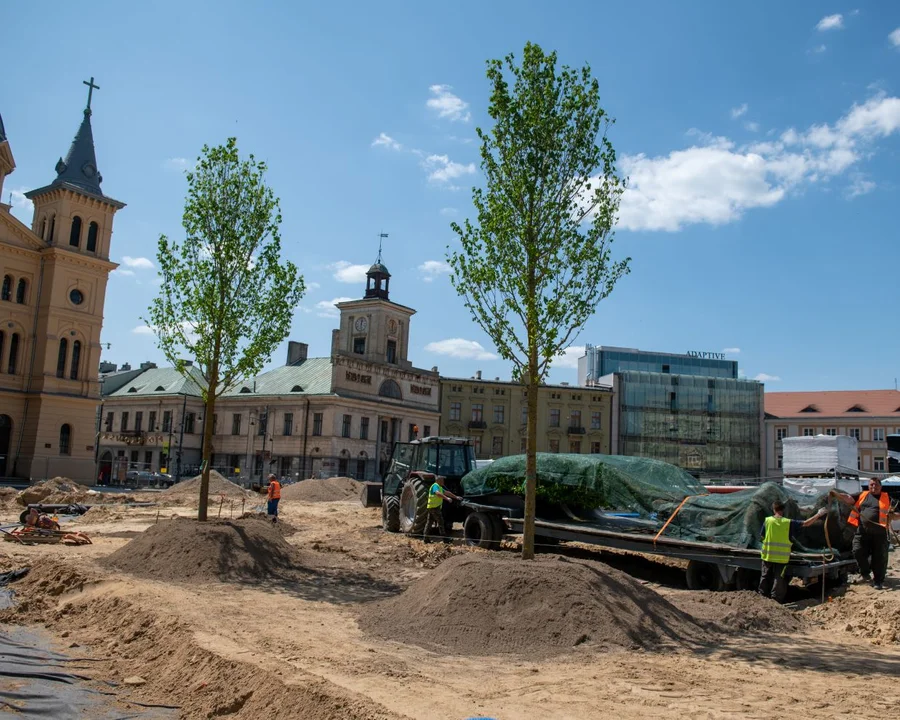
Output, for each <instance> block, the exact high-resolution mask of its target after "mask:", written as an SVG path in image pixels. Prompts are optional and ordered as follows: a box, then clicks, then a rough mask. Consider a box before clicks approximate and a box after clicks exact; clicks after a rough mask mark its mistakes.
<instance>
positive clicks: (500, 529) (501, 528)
mask: <svg viewBox="0 0 900 720" xmlns="http://www.w3.org/2000/svg"><path fill="white" fill-rule="evenodd" d="M490 518H491V520H493V521H494V538H495V539H496V540H497V544H498V545H499V544H500V541H501V540H503V536H504V535H506V523H505V522H503V518H502V517H500V516H499V515H490Z"/></svg>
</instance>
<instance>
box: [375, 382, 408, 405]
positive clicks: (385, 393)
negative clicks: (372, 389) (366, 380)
mask: <svg viewBox="0 0 900 720" xmlns="http://www.w3.org/2000/svg"><path fill="white" fill-rule="evenodd" d="M378 394H379V395H381V397H387V398H395V399H397V400H402V399H403V393H402V392H400V386H399V385H398V384H397V383H396V382H394V381H393V380H391V379H388V380H385V381H384V382H383V383H381V387H380V388H378Z"/></svg>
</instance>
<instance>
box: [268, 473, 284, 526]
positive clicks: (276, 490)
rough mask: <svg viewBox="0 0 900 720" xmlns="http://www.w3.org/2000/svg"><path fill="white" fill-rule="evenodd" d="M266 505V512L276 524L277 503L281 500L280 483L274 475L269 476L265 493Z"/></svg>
mask: <svg viewBox="0 0 900 720" xmlns="http://www.w3.org/2000/svg"><path fill="white" fill-rule="evenodd" d="M266 497H267V498H268V503H267V507H266V512H267V514H268V515H269V517H271V518H272V522H273V523H277V522H278V501H279V500H281V483H280V482H278V478H276V477H275V475H274V474H273V475H269V487H268V489H267V491H266Z"/></svg>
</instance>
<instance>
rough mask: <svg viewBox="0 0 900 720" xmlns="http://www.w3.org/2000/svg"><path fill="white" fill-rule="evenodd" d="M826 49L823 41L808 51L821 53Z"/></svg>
mask: <svg viewBox="0 0 900 720" xmlns="http://www.w3.org/2000/svg"><path fill="white" fill-rule="evenodd" d="M827 49H828V46H827V45H825V43H822V44H821V45H817V46H816V47H814V48H813V49H812V50H809V51H808V52H811V53H813V54H814V55H821V54H822V53H823V52H825V51H826V50H827Z"/></svg>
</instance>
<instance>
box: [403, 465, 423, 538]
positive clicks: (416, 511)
mask: <svg viewBox="0 0 900 720" xmlns="http://www.w3.org/2000/svg"><path fill="white" fill-rule="evenodd" d="M427 519H428V488H427V487H426V486H425V483H424V482H422V478H420V477H411V478H409V479H407V481H406V483H404V485H403V490H402V492H401V493H400V530H401V531H403V532H405V533H406V534H407V535H421V534H422V533H423V532H424V531H425V522H426V520H427Z"/></svg>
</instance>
